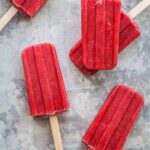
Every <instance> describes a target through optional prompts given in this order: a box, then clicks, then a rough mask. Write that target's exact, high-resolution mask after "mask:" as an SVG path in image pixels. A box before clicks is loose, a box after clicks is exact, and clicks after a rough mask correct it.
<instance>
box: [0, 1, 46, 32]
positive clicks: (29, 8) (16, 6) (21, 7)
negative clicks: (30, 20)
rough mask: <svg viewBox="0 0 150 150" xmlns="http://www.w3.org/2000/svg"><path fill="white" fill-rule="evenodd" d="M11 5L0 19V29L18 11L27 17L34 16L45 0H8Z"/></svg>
mask: <svg viewBox="0 0 150 150" xmlns="http://www.w3.org/2000/svg"><path fill="white" fill-rule="evenodd" d="M10 2H11V3H12V5H13V6H12V7H11V8H10V9H9V10H8V11H7V12H6V14H5V15H4V16H3V17H2V18H1V19H0V31H1V30H2V29H3V28H4V27H5V26H6V25H7V23H8V22H9V21H10V20H11V19H12V18H13V17H14V16H15V15H16V13H17V12H18V11H19V12H20V13H21V14H24V15H27V16H29V17H32V16H34V15H35V14H36V13H37V12H38V11H39V9H40V8H41V7H42V6H43V5H44V4H45V2H46V0H10Z"/></svg>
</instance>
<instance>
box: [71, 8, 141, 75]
mask: <svg viewBox="0 0 150 150" xmlns="http://www.w3.org/2000/svg"><path fill="white" fill-rule="evenodd" d="M140 34H141V33H140V30H139V28H138V26H137V24H136V22H135V21H133V20H132V19H130V17H129V16H128V15H126V14H125V13H124V12H123V11H122V12H121V19H120V38H119V53H120V52H121V51H122V50H123V49H124V48H126V47H127V46H128V45H129V44H130V43H132V42H133V41H134V40H135V39H136V38H137V37H138V36H139V35H140ZM69 56H70V59H71V60H72V62H73V63H74V64H75V65H76V66H77V68H78V69H79V70H80V71H81V72H82V73H83V74H85V75H87V76H91V75H93V74H95V73H96V72H97V71H96V70H90V69H88V68H86V67H85V66H84V64H83V61H82V60H83V57H82V40H80V41H79V42H78V43H77V44H76V45H75V46H74V47H73V48H72V49H71V50H70V53H69Z"/></svg>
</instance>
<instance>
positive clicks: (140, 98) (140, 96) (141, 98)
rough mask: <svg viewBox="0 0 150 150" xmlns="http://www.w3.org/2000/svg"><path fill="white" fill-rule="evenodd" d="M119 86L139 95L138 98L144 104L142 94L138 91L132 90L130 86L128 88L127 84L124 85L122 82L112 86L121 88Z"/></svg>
mask: <svg viewBox="0 0 150 150" xmlns="http://www.w3.org/2000/svg"><path fill="white" fill-rule="evenodd" d="M121 87H123V88H127V89H130V90H131V91H133V92H134V93H136V95H137V96H138V97H139V100H140V101H141V105H144V96H143V95H142V94H140V93H139V92H137V91H136V90H134V89H132V88H129V87H128V86H127V85H124V84H118V85H116V86H115V87H114V88H121ZM114 88H113V89H114Z"/></svg>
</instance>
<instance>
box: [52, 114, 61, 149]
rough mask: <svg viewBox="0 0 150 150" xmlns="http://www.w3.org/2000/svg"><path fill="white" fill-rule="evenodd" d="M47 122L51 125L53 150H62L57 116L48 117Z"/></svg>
mask: <svg viewBox="0 0 150 150" xmlns="http://www.w3.org/2000/svg"><path fill="white" fill-rule="evenodd" d="M49 120H50V124H51V129H52V134H53V138H54V144H55V149H56V150H63V145H62V140H61V134H60V130H59V124H58V119H57V116H53V117H50V118H49Z"/></svg>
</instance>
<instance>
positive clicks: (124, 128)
mask: <svg viewBox="0 0 150 150" xmlns="http://www.w3.org/2000/svg"><path fill="white" fill-rule="evenodd" d="M143 105H144V100H143V97H142V96H141V95H140V94H139V93H137V92H136V91H134V90H132V89H131V88H128V87H126V86H124V85H118V86H116V87H114V88H113V90H112V91H111V93H110V95H109V97H108V98H107V100H106V102H105V103H104V105H103V106H102V108H101V109H100V111H99V112H98V114H97V116H96V118H95V119H94V121H93V122H92V124H91V125H90V127H89V129H88V130H87V132H86V134H85V135H84V137H83V142H84V143H85V144H86V145H87V146H88V148H89V149H91V150H121V149H122V147H123V145H124V143H125V141H126V138H127V136H128V135H129V132H130V131H131V129H132V127H133V125H134V123H135V121H136V119H137V117H138V115H139V113H140V111H141V110H142V107H143Z"/></svg>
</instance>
